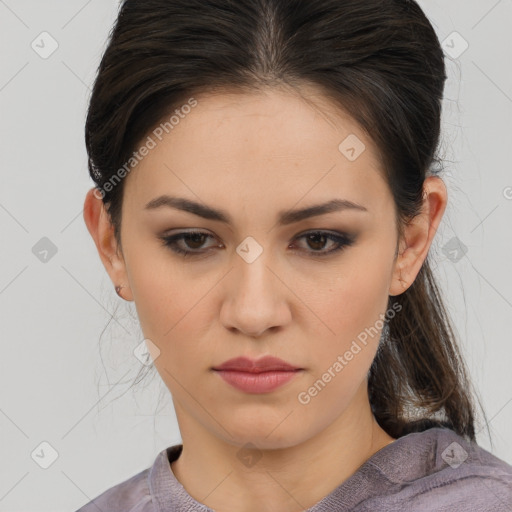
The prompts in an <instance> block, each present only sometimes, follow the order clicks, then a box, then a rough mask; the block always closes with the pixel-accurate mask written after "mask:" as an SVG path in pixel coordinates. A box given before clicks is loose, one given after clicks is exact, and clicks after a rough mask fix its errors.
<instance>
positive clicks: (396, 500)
mask: <svg viewBox="0 0 512 512" xmlns="http://www.w3.org/2000/svg"><path fill="white" fill-rule="evenodd" d="M400 440H401V442H400V443H397V444H396V448H397V450H398V451H400V452H402V453H401V456H400V457H401V460H400V462H401V467H400V468H399V469H398V468H395V469H391V471H390V472H389V473H388V474H387V475H386V476H389V483H390V487H389V490H391V489H393V492H391V494H390V495H389V496H388V497H389V503H390V506H391V507H394V506H395V507H396V506H399V505H400V506H403V505H406V507H405V508H407V510H411V511H416V510H417V511H423V512H429V511H436V512H443V511H447V512H448V511H450V512H459V511H460V512H472V511H475V512H476V511H478V512H510V511H511V510H512V466H511V465H509V464H508V463H507V462H505V461H503V460H501V459H499V458H498V457H496V456H495V455H493V454H492V453H490V452H489V451H487V450H485V449H484V448H482V447H481V446H479V445H478V444H477V443H470V442H469V441H467V440H466V439H465V438H463V437H461V436H459V435H458V434H456V433H455V432H454V431H452V430H450V429H447V428H438V427H436V428H431V429H428V430H426V431H424V432H419V433H413V434H408V435H407V436H404V438H399V441H400ZM393 444H395V443H392V444H391V445H389V447H390V448H391V447H392V445H393ZM390 455H391V457H394V455H393V454H392V453H391V451H390ZM411 456H414V459H409V457H411ZM400 457H399V458H400ZM390 510H391V509H390ZM393 510H395V509H393ZM397 510H398V509H397Z"/></svg>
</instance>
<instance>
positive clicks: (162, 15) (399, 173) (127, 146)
mask: <svg viewBox="0 0 512 512" xmlns="http://www.w3.org/2000/svg"><path fill="white" fill-rule="evenodd" d="M446 78H447V77H446V73H445V63H444V56H443V52H442V49H441V46H440V43H439V40H438V39H437V36H436V34H435V32H434V29H433V27H432V25H431V24H430V22H429V21H428V19H427V18H426V16H425V15H424V13H423V12H422V10H421V8H420V7H419V6H418V4H417V3H416V2H414V1H411V0H125V1H124V2H123V3H122V4H121V6H120V12H119V15H118V19H117V22H116V24H115V26H114V28H113V30H112V32H111V34H110V37H109V42H108V46H107V48H106V50H105V52H104V55H103V57H102V60H101V63H100V66H99V69H98V75H97V78H96V81H95V83H94V89H93V92H92V97H91V99H90V105H89V110H88V115H87V122H86V130H85V138H86V146H87V152H88V155H89V171H90V174H91V176H92V178H93V180H94V182H95V183H96V186H97V188H98V189H99V190H100V191H101V194H102V197H103V202H104V204H105V206H106V207H107V209H108V212H109V214H110V217H111V220H112V223H113V226H114V229H115V233H116V237H117V240H118V245H119V247H121V236H120V233H121V229H120V227H121V221H122V219H121V206H122V198H123V180H118V182H116V183H114V182H113V181H112V178H113V177H115V175H116V173H117V175H118V177H119V170H120V169H121V168H123V166H124V168H125V173H126V162H128V161H129V160H130V158H131V157H132V155H133V152H134V150H135V149H136V148H137V145H138V144H140V142H141V141H142V140H143V139H144V138H145V137H147V136H148V134H150V133H151V131H152V130H153V128H154V127H155V126H157V125H158V123H161V122H162V120H163V119H165V118H168V117H169V116H170V115H171V114H172V112H173V111H175V109H176V108H178V107H180V106H181V105H183V104H185V105H186V104H187V103H188V102H189V101H190V98H192V97H193V96H194V95H197V96H198V95H200V94H201V93H203V92H204V93H212V92H214V91H220V92H222V91H223V90H224V91H233V90H234V91H237V92H241V93H243V92H247V93H250V92H254V91H258V90H262V89H265V88H272V87H278V86H283V85H284V86H287V87H293V88H295V89H296V90H300V87H301V86H305V85H313V86H314V87H316V88H318V89H319V90H321V91H322V93H323V94H324V95H325V97H326V98H328V99H330V100H331V101H332V102H334V104H335V105H337V106H339V108H340V109H342V110H343V111H345V112H348V113H349V114H350V115H351V116H352V118H353V119H354V120H356V121H357V122H358V123H359V125H360V126H361V128H362V129H363V130H364V131H365V132H366V133H367V134H368V136H369V137H370V138H371V139H372V140H373V141H374V142H375V144H376V145H377V147H378V149H379V152H380V155H379V156H380V158H381V162H382V168H383V173H384V174H385V177H386V180H387V183H388V184H389V187H390V190H391V192H392V195H393V198H394V201H395V205H396V219H397V232H398V234H399V237H401V236H402V234H403V227H404V226H405V225H406V223H407V222H408V221H410V220H411V219H412V218H413V217H415V216H416V215H417V214H418V213H419V212H420V209H421V206H422V199H423V183H424V180H425V178H426V177H427V176H429V175H437V174H439V173H440V171H441V168H442V162H441V161H440V159H439V157H438V155H437V151H438V144H439V138H440V118H441V104H442V98H443V91H444V83H445V80H446ZM340 142H341V141H340ZM125 173H121V174H123V175H124V174H125ZM109 183H110V185H108V184H109ZM393 304H394V305H395V308H396V305H397V304H399V305H400V306H401V308H402V309H401V311H400V313H399V314H397V315H395V317H394V318H392V319H389V323H388V328H389V330H388V332H389V336H387V337H386V340H384V341H383V342H382V343H381V345H380V346H379V350H378V351H377V355H376V357H375V359H374V361H373V364H372V366H371V368H370V371H369V374H368V391H369V398H370V403H371V407H372V410H373V413H374V415H375V417H376V419H377V421H378V423H379V424H380V425H381V427H382V428H383V429H384V430H385V431H386V432H388V433H389V434H390V435H391V436H393V437H395V438H398V437H400V436H403V435H405V434H407V433H410V432H415V431H422V430H425V429H427V428H429V427H432V426H441V427H447V428H451V429H453V430H454V431H455V432H457V433H458V434H459V435H462V436H465V437H466V438H467V439H469V440H472V441H474V440H475V425H474V422H475V418H474V412H475V411H474V405H473V396H472V393H473V392H472V391H471V389H472V388H471V385H470V384H471V383H470V382H469V380H468V377H467V370H466V369H465V364H464V361H463V359H462V357H461V355H460V352H459V349H458V348H457V342H456V338H455V335H454V332H453V329H452V326H451V323H450V319H449V316H448V314H447V311H446V309H445V306H444V305H443V300H442V297H441V294H440V291H439V289H438V287H437V285H436V281H435V278H434V275H433V272H432V269H431V266H430V255H429V256H427V259H426V260H425V262H424V264H423V266H422V268H421V270H420V272H419V274H418V275H417V277H416V279H415V281H414V282H413V283H412V284H411V286H410V287H409V288H408V289H407V290H406V291H405V292H404V293H402V294H401V295H398V296H396V297H389V308H391V307H393ZM411 411H412V414H411Z"/></svg>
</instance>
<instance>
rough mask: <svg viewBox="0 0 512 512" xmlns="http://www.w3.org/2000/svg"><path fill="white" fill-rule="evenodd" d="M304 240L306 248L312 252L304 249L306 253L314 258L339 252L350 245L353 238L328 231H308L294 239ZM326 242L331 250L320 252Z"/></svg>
mask: <svg viewBox="0 0 512 512" xmlns="http://www.w3.org/2000/svg"><path fill="white" fill-rule="evenodd" d="M302 238H304V239H305V240H306V244H307V246H308V247H310V248H312V249H313V250H308V249H306V252H309V253H310V254H313V255H314V256H328V255H330V254H333V253H335V252H338V251H341V250H342V249H344V248H345V247H348V246H350V245H352V244H353V243H354V241H355V237H354V236H352V235H348V234H346V233H333V232H329V231H310V232H309V233H305V234H303V235H301V236H299V237H297V238H296V240H300V239H302ZM327 242H331V247H332V248H331V249H329V250H322V249H323V248H324V247H325V245H326V243H327Z"/></svg>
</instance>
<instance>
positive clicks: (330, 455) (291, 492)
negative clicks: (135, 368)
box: [171, 383, 394, 512]
mask: <svg viewBox="0 0 512 512" xmlns="http://www.w3.org/2000/svg"><path fill="white" fill-rule="evenodd" d="M366 390H367V388H366V383H364V386H362V387H361V389H360V391H359V394H364V395H365V396H366V397H367V395H366V392H367V391H366ZM360 403H361V400H359V401H358V400H357V399H354V400H353V401H352V403H351V405H350V406H349V407H348V408H347V409H346V410H345V411H344V412H343V414H342V415H341V416H340V417H338V418H337V419H336V420H335V421H334V422H332V423H331V424H330V425H329V426H328V427H327V428H326V429H324V430H322V431H320V432H318V433H316V435H314V436H312V437H310V438H308V439H306V440H304V441H302V442H300V443H298V444H295V445H293V446H288V447H286V448H275V449H263V450H262V449H254V450H249V449H247V448H245V449H244V451H243V452H240V449H241V448H242V446H243V444H244V443H242V444H240V443H237V444H235V443H233V442H231V443H230V442H228V441H229V439H227V440H223V439H220V438H219V437H218V436H214V435H213V434H212V433H211V432H210V431H206V429H204V427H202V425H200V424H199V423H197V422H195V421H193V420H192V419H191V418H190V416H187V415H185V414H184V411H183V410H182V409H181V407H180V406H179V404H176V403H175V409H176V414H177V417H178V422H179V424H180V430H181V433H182V439H183V450H182V453H181V455H180V457H179V458H178V460H177V461H175V462H173V463H172V464H171V468H172V471H173V473H174V475H175V476H176V479H177V480H178V481H179V482H180V483H181V484H182V485H183V487H184V488H185V489H186V491H187V492H188V494H190V495H191V496H192V497H193V498H194V499H195V500H197V501H198V502H200V503H203V504H205V505H207V506H208V507H210V508H212V509H214V510H216V511H217V512H235V511H236V512H270V511H275V510H279V511H282V512H295V511H297V510H299V509H300V510H304V509H307V508H310V507H312V506H313V505H315V504H316V503H317V502H318V501H320V500H321V499H322V498H324V497H325V496H327V495H328V494H330V493H331V492H332V491H333V490H334V489H335V488H336V487H338V486H339V485H340V484H342V483H343V482H344V481H345V480H346V479H348V478H349V477H350V476H351V475H353V474H354V473H355V472H356V471H357V469H358V468H359V467H360V466H361V464H363V463H364V462H365V461H366V460H367V459H368V458H369V457H371V456H372V455H373V454H374V453H376V452H377V451H379V450H380V449H381V448H383V447H384V446H386V445H388V444H389V443H390V442H392V441H394V439H393V438H392V437H390V436H389V435H388V434H387V433H386V432H385V431H384V430H383V429H382V428H381V427H380V426H379V425H378V423H377V422H376V421H375V418H374V416H373V414H372V413H371V409H370V405H369V401H368V400H367V399H366V401H364V400H363V403H366V404H368V406H367V407H364V408H363V409H361V407H360ZM356 404H357V408H356ZM254 444H256V442H255V443H254ZM241 453H243V454H244V456H241Z"/></svg>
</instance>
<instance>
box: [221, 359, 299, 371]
mask: <svg viewBox="0 0 512 512" xmlns="http://www.w3.org/2000/svg"><path fill="white" fill-rule="evenodd" d="M213 369H214V370H233V371H242V372H249V373H261V372H269V371H294V370H301V369H302V368H299V367H297V366H293V365H291V364H290V363H287V362H286V361H283V360H282V359H279V358H277V357H272V356H263V357H260V358H259V359H249V358H248V357H235V358H234V359H229V360H228V361H224V362H223V363H222V364H221V365H219V366H214V367H213Z"/></svg>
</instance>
